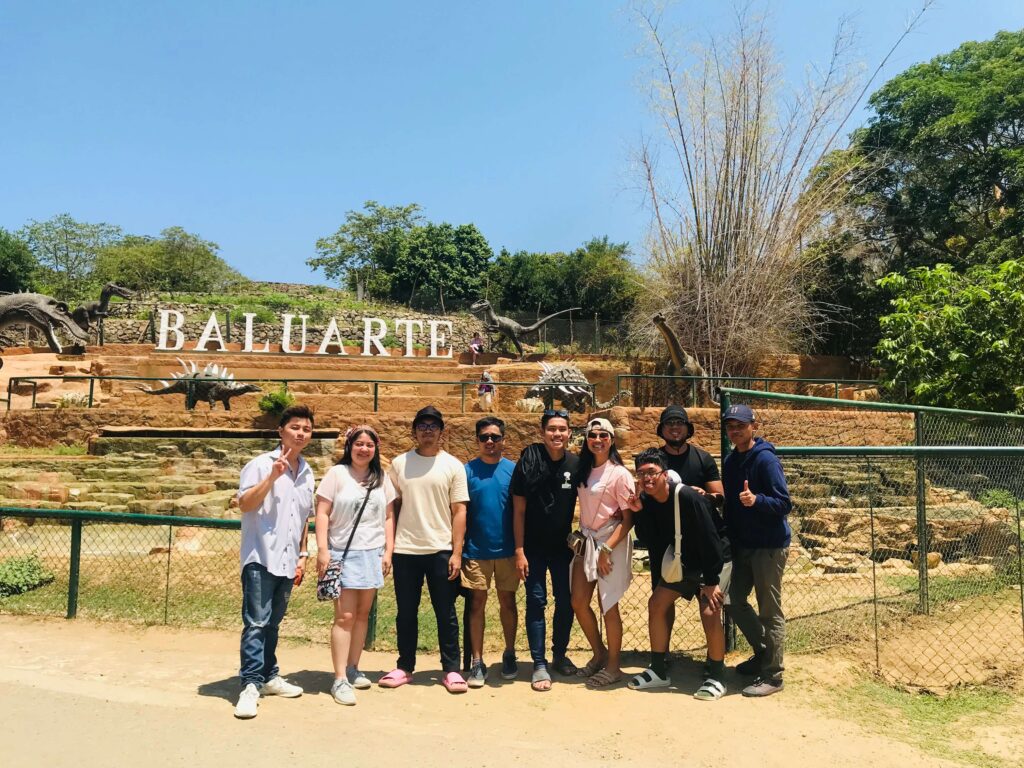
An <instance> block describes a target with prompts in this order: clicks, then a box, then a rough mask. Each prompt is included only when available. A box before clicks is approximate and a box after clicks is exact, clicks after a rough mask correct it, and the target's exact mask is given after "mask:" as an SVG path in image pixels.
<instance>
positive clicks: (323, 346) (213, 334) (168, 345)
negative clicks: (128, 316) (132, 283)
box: [156, 309, 452, 358]
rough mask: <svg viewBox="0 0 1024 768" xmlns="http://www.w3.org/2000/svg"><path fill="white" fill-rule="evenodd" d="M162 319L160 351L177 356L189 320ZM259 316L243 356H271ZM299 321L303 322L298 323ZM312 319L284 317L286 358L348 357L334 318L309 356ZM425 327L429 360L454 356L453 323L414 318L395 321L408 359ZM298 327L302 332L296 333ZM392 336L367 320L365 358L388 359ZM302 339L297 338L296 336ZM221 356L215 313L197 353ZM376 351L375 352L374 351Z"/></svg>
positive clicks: (165, 313)
mask: <svg viewBox="0 0 1024 768" xmlns="http://www.w3.org/2000/svg"><path fill="white" fill-rule="evenodd" d="M159 313H160V319H159V320H158V323H157V343H156V349H158V350H160V351H164V352H175V351H178V350H181V349H184V348H185V342H186V338H185V330H184V327H185V316H184V315H183V314H182V313H181V312H179V311H178V310H176V309H161V310H159ZM255 320H256V315H255V314H254V313H251V312H247V313H245V335H244V336H243V337H242V338H243V342H242V352H249V353H252V354H257V355H260V354H269V353H270V352H271V349H270V342H269V341H265V342H263V344H261V345H260V346H256V344H255V343H254V342H253V324H254V322H255ZM296 320H298V321H299V322H298V323H296ZM308 320H309V316H308V315H293V314H289V313H285V314H283V315H281V351H282V352H284V353H285V354H286V355H302V354H314V355H348V354H349V353H348V350H346V349H345V340H344V339H343V338H342V336H341V331H340V330H339V329H338V321H337V320H336V319H335V318H333V317H332V318H331V322H330V323H328V324H327V328H326V330H325V331H324V336H323V340H322V341H321V342H320V346H319V348H318V349H317V350H316V352H307V347H308V346H309V345H308V344H307V338H308V333H307V321H308ZM424 323H426V325H427V326H428V327H429V329H430V353H429V355H428V356H429V357H438V358H443V357H451V356H452V345H451V336H452V323H451V321H450V320H426V321H424V320H414V319H411V318H399V319H397V320H395V336H396V337H398V338H401V337H402V335H403V332H404V336H405V357H415V352H414V351H413V329H414V328H417V329H418V331H419V332H420V333H423V326H424ZM296 326H300V330H298V331H297V332H296ZM387 334H388V324H387V323H386V322H385V321H384V320H382V319H381V318H379V317H364V318H363V351H362V352H361V354H363V355H388V354H389V352H388V351H387V349H385V347H384V344H383V341H384V337H385V336H387ZM296 335H297V336H298V338H297V339H296V338H294V337H295V336H296ZM211 343H212V344H213V345H214V349H215V350H216V351H218V352H226V351H227V345H226V344H225V342H224V335H223V333H222V332H221V326H220V323H219V322H218V321H217V313H216V312H211V313H210V319H209V320H207V321H206V326H205V327H204V328H203V332H202V334H200V336H199V341H197V342H196V345H195V347H194V348H195V349H199V350H202V349H206V348H207V347H208V346H209V345H210V344H211ZM374 350H375V351H374Z"/></svg>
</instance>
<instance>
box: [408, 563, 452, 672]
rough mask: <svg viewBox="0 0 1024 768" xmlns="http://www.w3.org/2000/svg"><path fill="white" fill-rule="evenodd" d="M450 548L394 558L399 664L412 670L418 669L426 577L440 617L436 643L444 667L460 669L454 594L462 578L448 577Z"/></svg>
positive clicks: (432, 603) (435, 609) (435, 615)
mask: <svg viewBox="0 0 1024 768" xmlns="http://www.w3.org/2000/svg"><path fill="white" fill-rule="evenodd" d="M451 556H452V553H451V552H436V553H434V554H432V555H400V554H398V553H397V552H396V553H395V554H394V555H393V556H392V558H391V568H392V572H393V574H394V579H395V603H396V604H397V608H398V611H397V615H396V616H395V630H396V631H397V634H398V668H399V669H403V670H405V671H406V672H409V673H410V674H411V673H412V672H413V671H414V670H415V669H416V645H417V643H418V642H419V634H420V623H419V610H420V597H421V596H422V594H423V580H424V578H426V580H427V591H428V592H429V593H430V603H431V605H433V606H434V618H435V619H436V620H437V644H438V645H439V646H440V648H441V669H442V670H444V671H445V672H458V671H459V620H458V618H456V616H455V598H456V596H457V595H458V594H459V579H458V578H457V577H456V578H455V579H454V580H451V581H450V580H449V579H448V560H449V559H450V558H451Z"/></svg>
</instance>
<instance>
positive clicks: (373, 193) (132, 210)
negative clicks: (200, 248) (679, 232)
mask: <svg viewBox="0 0 1024 768" xmlns="http://www.w3.org/2000/svg"><path fill="white" fill-rule="evenodd" d="M768 5H769V7H770V9H771V15H772V26H773V29H774V30H775V32H776V39H777V43H778V46H779V49H780V52H781V55H782V59H783V62H784V66H785V68H786V73H787V75H788V76H789V77H794V78H795V77H798V76H799V75H800V73H801V72H802V71H803V68H804V67H805V65H807V64H808V63H812V62H814V61H818V62H820V61H821V60H822V59H823V58H824V57H825V56H826V54H827V52H828V47H829V42H830V40H831V36H832V34H833V32H834V30H835V25H836V22H837V19H838V18H839V17H840V15H841V14H844V13H846V14H850V13H853V14H854V16H855V22H856V26H857V28H858V30H859V32H860V56H861V58H862V59H863V60H864V62H865V63H870V64H872V65H873V64H874V63H875V62H877V61H878V60H879V58H880V57H881V55H882V54H883V52H884V51H885V50H886V49H887V48H888V47H889V45H890V44H891V42H892V41H893V40H894V39H895V37H896V36H897V35H898V34H899V31H900V30H901V29H902V27H903V25H904V22H905V20H906V19H907V17H908V16H909V14H910V13H911V12H912V10H913V9H915V8H916V7H917V6H918V5H919V2H918V0H887V1H883V0H871V1H870V2H868V1H867V0H863V1H862V2H857V1H856V0H813V1H809V0H776V1H775V2H773V3H769V4H768ZM680 6H681V8H680V12H679V13H677V16H678V17H679V18H684V19H686V21H687V23H688V25H689V26H688V29H689V30H691V31H690V32H688V33H687V34H692V35H694V36H696V35H707V34H710V33H714V31H715V30H718V29H723V28H724V27H725V25H726V21H727V14H726V13H725V10H726V8H727V6H726V4H725V3H724V2H714V1H713V2H707V1H706V0H705V2H684V3H681V4H680ZM1022 27H1024V3H1021V2H1018V1H1017V0H945V1H944V2H940V3H939V4H938V5H937V6H936V7H934V8H933V9H932V10H931V11H930V13H929V14H928V16H927V18H926V20H925V21H924V23H923V24H922V25H921V27H920V28H919V29H918V31H916V32H915V33H914V34H913V35H912V36H911V37H910V38H909V39H908V40H907V41H906V42H905V43H904V45H903V46H902V48H901V49H900V50H899V52H898V53H897V55H896V56H895V57H894V59H893V60H892V62H891V63H890V65H889V66H888V67H887V68H886V70H885V72H884V73H883V77H882V79H881V80H879V84H881V82H884V80H885V79H886V77H891V76H892V75H895V74H897V73H898V72H901V71H902V70H904V69H906V67H908V66H909V65H911V64H912V63H914V62H917V61H921V60H925V59H928V58H931V57H932V56H935V55H937V54H939V53H943V52H945V51H948V50H950V49H952V48H954V47H956V46H957V45H958V44H959V43H961V42H963V41H965V40H969V39H986V38H989V37H991V36H992V35H993V34H994V33H995V32H996V31H997V30H999V29H1020V28H1022ZM639 40H640V38H639V35H638V33H637V31H636V28H635V26H634V25H633V23H632V22H631V19H630V16H629V14H628V12H627V11H626V10H625V8H624V5H623V2H622V0H615V1H612V2H605V0H512V1H510V0H505V1H504V2H491V1H490V0H486V1H485V0H477V1H476V2H470V1H468V0H445V1H444V2H429V1H427V0H418V1H416V0H377V2H372V3H371V2H360V3H355V2H347V1H346V0H333V1H328V2H324V1H320V0H292V2H284V1H281V2H258V1H256V0H252V1H250V2H240V1H236V2H220V1H218V0H205V1H204V2H193V0H176V1H175V2H162V3H155V2H147V1H146V0H134V1H130V2H128V1H126V2H111V1H110V0H93V1H92V2H68V1H64V2H57V1H48V0H4V2H2V3H0V94H2V104H3V108H2V109H0V179H2V182H0V227H4V228H6V229H12V230H13V229H18V228H20V227H21V226H22V225H24V224H25V223H26V222H27V221H28V220H29V219H38V220H43V219H47V218H50V217H51V216H53V215H55V214H58V213H62V212H68V213H70V214H71V215H72V216H74V217H75V218H77V219H80V220H84V221H89V222H100V221H105V222H108V223H111V224H117V225H119V226H121V227H122V228H123V229H124V230H125V231H126V232H130V233H133V234H157V233H158V232H159V231H160V230H161V229H163V228H165V227H168V226H182V227H184V228H185V229H187V230H189V231H191V232H195V233H197V234H199V235H201V236H202V237H204V238H206V239H209V240H213V241H215V242H217V243H219V244H220V246H221V255H222V256H223V257H224V258H225V259H226V260H227V261H228V262H229V263H230V264H232V265H233V266H234V267H236V268H237V269H239V270H241V271H242V272H243V273H244V274H245V275H247V276H249V277H252V278H255V279H262V280H283V281H297V282H304V281H313V282H323V280H322V277H321V276H319V275H315V274H314V273H311V272H310V270H309V269H308V268H307V267H306V265H305V260H306V259H307V258H308V257H310V256H312V255H313V253H314V250H313V245H314V242H315V241H316V239H317V238H318V237H321V236H324V235H327V234H330V233H332V232H333V231H334V230H335V229H337V227H338V225H339V224H340V223H341V222H342V221H343V219H344V215H345V212H346V211H348V210H351V209H358V208H360V207H361V206H362V204H363V202H364V201H366V200H371V199H373V200H378V201H379V202H381V203H385V204H390V205H394V204H405V203H410V202H416V203H419V204H420V205H421V206H423V208H424V212H425V215H426V216H427V217H428V218H429V219H430V220H432V221H448V222H451V223H453V224H463V223H473V224H476V225H477V226H478V227H479V228H480V230H481V231H482V232H483V233H484V235H485V236H486V237H487V239H488V241H489V242H490V243H491V246H492V247H493V248H494V249H495V251H497V250H498V249H500V248H502V247H507V248H509V249H510V250H519V249H527V250H538V251H542V250H546V251H555V250H568V249H571V248H574V247H576V246H577V245H579V244H580V243H582V242H583V241H585V240H588V239H590V238H591V237H594V236H602V235H608V236H609V237H610V238H611V239H612V240H614V241H627V242H630V243H634V244H639V243H640V242H641V241H642V238H643V234H644V232H645V230H646V227H647V222H648V216H647V213H646V211H645V210H644V208H643V205H642V200H641V198H640V196H639V194H638V193H637V192H636V190H635V186H636V184H635V181H636V180H635V179H634V178H632V177H631V175H630V162H629V160H630V154H631V152H632V151H633V149H634V148H635V147H636V146H637V144H638V142H639V139H640V137H641V135H642V133H643V132H644V131H645V130H646V131H650V129H651V119H650V115H649V114H648V112H647V107H646V100H645V97H644V95H643V94H642V92H641V90H640V88H639V87H638V83H639V80H640V76H641V72H642V69H643V62H642V61H641V60H640V59H639V58H638V57H637V55H636V48H637V45H638V43H639ZM857 119H858V120H863V119H864V113H863V112H861V113H860V114H859V115H858V118H857Z"/></svg>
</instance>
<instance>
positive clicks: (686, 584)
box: [658, 562, 732, 605]
mask: <svg viewBox="0 0 1024 768" xmlns="http://www.w3.org/2000/svg"><path fill="white" fill-rule="evenodd" d="M731 580H732V563H731V562H729V563H725V564H724V565H723V566H722V572H721V573H720V574H719V575H718V589H719V590H721V592H722V594H723V595H724V596H725V605H729V582H730V581H731ZM658 586H659V587H665V588H666V589H671V590H672V591H673V592H678V593H679V594H680V595H682V596H683V597H684V598H686V599H687V600H693V598H694V597H696V596H697V594H698V593H699V592H700V588H701V587H703V586H704V585H703V584H701V583H700V579H699V578H696V577H693V576H691V575H690V574H686V575H684V576H683V580H682V581H676V582H671V583H670V582H667V581H661V582H659V583H658Z"/></svg>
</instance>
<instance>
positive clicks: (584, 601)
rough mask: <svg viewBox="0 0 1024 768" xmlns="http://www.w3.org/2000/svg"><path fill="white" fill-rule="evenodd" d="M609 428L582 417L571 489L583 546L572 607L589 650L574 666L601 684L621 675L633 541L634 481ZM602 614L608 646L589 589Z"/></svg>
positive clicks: (591, 681)
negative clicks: (583, 434)
mask: <svg viewBox="0 0 1024 768" xmlns="http://www.w3.org/2000/svg"><path fill="white" fill-rule="evenodd" d="M614 437H615V429H614V428H613V427H612V425H611V422H609V421H608V420H607V419H591V420H590V421H589V422H587V440H586V444H585V445H584V446H583V450H582V451H580V468H579V474H578V475H577V477H576V492H577V494H578V496H579V501H580V530H581V532H582V533H583V536H584V539H585V543H586V546H585V547H584V551H583V554H582V555H578V556H577V557H576V558H575V559H574V560H573V564H572V608H573V611H574V612H575V614H576V620H577V621H578V622H579V623H580V627H581V628H582V629H583V634H585V635H586V636H587V641H588V642H589V643H590V647H591V649H593V652H594V655H593V656H592V657H591V659H590V661H589V662H587V665H586V666H585V667H584V668H583V669H582V670H580V674H582V675H584V676H586V677H587V678H588V679H587V687H589V688H602V687H604V686H607V685H612V684H613V683H616V682H618V681H619V680H621V679H622V670H621V669H620V668H619V663H620V653H621V650H622V617H621V616H620V615H619V600H620V599H621V598H622V596H623V595H624V594H625V593H626V589H627V588H628V587H629V582H630V580H631V579H632V578H633V570H632V557H633V552H632V549H633V546H632V543H631V541H630V538H629V529H630V528H632V527H633V513H632V511H630V509H629V498H630V496H631V494H632V493H633V492H634V490H635V488H636V486H635V484H634V482H633V476H632V475H631V474H630V472H629V470H628V469H626V468H625V467H624V466H622V460H621V459H620V458H619V452H618V451H617V450H616V449H615V445H614V443H613V442H612V440H613V439H614ZM595 588H596V589H597V593H598V594H597V598H598V605H599V606H600V607H601V612H602V613H603V614H604V625H605V630H606V632H607V635H608V645H607V647H605V644H604V643H603V642H602V641H601V630H600V629H599V627H598V623H597V616H596V615H595V614H594V609H593V608H591V601H592V600H593V598H594V589H595Z"/></svg>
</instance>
